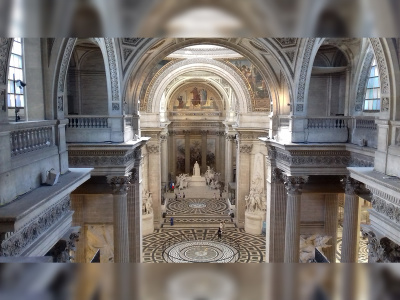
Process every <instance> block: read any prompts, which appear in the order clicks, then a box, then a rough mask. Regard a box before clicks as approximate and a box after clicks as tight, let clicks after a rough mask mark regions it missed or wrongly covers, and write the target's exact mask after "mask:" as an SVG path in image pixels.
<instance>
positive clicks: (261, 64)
mask: <svg viewBox="0 0 400 300" xmlns="http://www.w3.org/2000/svg"><path fill="white" fill-rule="evenodd" d="M237 40H240V39H237ZM160 41H161V39H153V41H151V42H146V43H145V46H143V47H141V48H140V54H139V55H137V57H135V58H134V59H130V60H129V63H128V64H126V65H125V68H124V74H125V77H124V82H123V93H124V96H125V98H126V99H129V100H126V101H128V102H129V104H130V105H131V106H130V108H131V112H136V108H137V101H138V100H140V101H141V103H140V106H141V107H140V109H139V110H141V111H144V109H143V102H144V101H143V100H144V99H143V97H141V96H140V94H141V90H142V84H143V81H144V78H146V76H147V74H146V72H148V71H147V70H151V69H152V68H153V67H154V66H155V65H156V64H157V63H158V62H159V61H161V60H162V59H163V58H165V57H166V56H168V55H169V54H170V53H173V52H174V51H176V50H179V49H182V48H184V47H188V46H193V45H199V44H210V45H216V46H221V47H226V48H228V49H231V50H233V51H235V52H237V53H239V54H240V55H242V56H244V57H246V58H247V59H249V60H250V61H251V62H252V63H253V64H254V65H256V66H257V67H258V68H259V70H260V72H261V73H262V76H263V77H264V79H265V80H266V82H267V84H268V87H269V92H270V96H271V101H273V103H274V106H273V107H278V105H279V101H278V100H279V99H278V98H279V91H278V86H279V82H278V78H277V77H276V75H275V73H276V72H277V70H276V69H275V67H274V66H273V65H274V64H275V65H276V67H277V68H279V70H282V72H284V73H285V74H286V76H287V78H288V82H289V85H290V88H292V85H293V78H292V76H291V75H290V71H289V69H288V67H287V66H284V64H283V63H282V57H283V56H281V55H279V50H278V49H274V48H273V47H272V46H271V44H269V43H266V41H265V40H264V39H254V42H256V41H257V43H262V44H263V45H264V46H265V48H266V49H265V54H267V53H268V55H269V56H270V58H268V59H271V60H273V62H274V63H273V64H271V62H269V61H267V59H266V57H265V56H264V55H263V54H262V53H261V54H260V55H259V56H257V55H256V54H254V49H255V48H254V46H251V47H250V46H248V45H243V44H240V45H239V44H238V42H239V41H237V43H235V39H233V40H232V39H222V38H219V39H216V38H199V39H175V40H174V42H173V43H171V42H169V43H168V42H165V41H164V42H163V43H162V44H160V45H161V46H160V47H159V48H157V51H158V54H156V55H153V56H151V58H149V61H146V60H147V58H146V56H145V55H146V53H148V51H149V50H150V51H152V48H153V47H155V46H158V44H159V43H160ZM143 44H144V43H143ZM153 52H154V51H153ZM133 74H135V77H136V78H137V79H135V80H132V78H133V76H134V75H133ZM137 76H138V77H137ZM139 78H141V79H139Z"/></svg>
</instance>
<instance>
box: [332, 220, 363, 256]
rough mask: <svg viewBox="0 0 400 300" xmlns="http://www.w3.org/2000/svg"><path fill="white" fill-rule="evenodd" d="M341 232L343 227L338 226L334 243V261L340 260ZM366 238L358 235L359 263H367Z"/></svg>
mask: <svg viewBox="0 0 400 300" xmlns="http://www.w3.org/2000/svg"><path fill="white" fill-rule="evenodd" d="M342 232H343V227H341V226H339V228H338V240H337V244H336V262H338V263H339V262H340V259H341V254H342ZM367 247H368V239H367V238H365V239H364V238H362V237H360V241H359V244H358V262H359V263H368V248H367Z"/></svg>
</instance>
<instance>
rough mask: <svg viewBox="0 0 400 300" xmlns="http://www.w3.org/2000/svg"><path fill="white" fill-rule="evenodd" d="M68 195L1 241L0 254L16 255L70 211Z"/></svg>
mask: <svg viewBox="0 0 400 300" xmlns="http://www.w3.org/2000/svg"><path fill="white" fill-rule="evenodd" d="M70 205H71V202H70V198H69V195H67V196H65V197H64V198H62V199H61V200H60V201H58V202H57V203H55V204H54V205H52V206H50V207H49V208H48V209H46V210H45V211H44V212H43V213H41V214H40V215H39V216H37V217H36V218H34V219H33V220H31V221H30V222H29V223H27V224H25V225H24V226H23V227H22V228H21V229H20V230H18V231H16V232H14V234H12V235H11V236H10V237H9V238H8V239H6V240H4V241H3V242H2V243H1V249H0V256H18V255H19V254H20V253H21V252H22V251H23V250H24V249H25V248H26V247H28V246H29V245H30V244H32V243H33V242H34V241H35V240H36V239H37V238H39V237H40V236H41V235H42V234H43V233H45V231H46V230H47V229H49V228H50V227H51V226H52V225H54V224H55V223H56V222H57V221H58V220H60V219H61V218H62V217H63V216H64V215H65V214H67V213H68V212H70Z"/></svg>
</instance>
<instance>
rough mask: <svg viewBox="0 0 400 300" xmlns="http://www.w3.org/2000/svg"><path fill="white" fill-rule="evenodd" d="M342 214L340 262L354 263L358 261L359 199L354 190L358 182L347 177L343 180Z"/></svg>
mask: <svg viewBox="0 0 400 300" xmlns="http://www.w3.org/2000/svg"><path fill="white" fill-rule="evenodd" d="M344 185H345V198H344V216H343V238H342V259H341V262H342V263H356V262H357V261H358V235H359V232H358V223H359V214H358V210H359V199H358V196H357V195H356V190H357V188H358V187H359V182H358V181H356V180H354V179H352V178H350V177H347V178H346V179H345V180H344Z"/></svg>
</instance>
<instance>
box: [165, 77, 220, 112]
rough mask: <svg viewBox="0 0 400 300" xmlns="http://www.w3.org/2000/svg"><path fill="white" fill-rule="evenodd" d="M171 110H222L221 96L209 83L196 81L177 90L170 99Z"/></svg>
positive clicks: (169, 106)
mask: <svg viewBox="0 0 400 300" xmlns="http://www.w3.org/2000/svg"><path fill="white" fill-rule="evenodd" d="M168 109H169V110H170V111H187V110H190V111H222V110H223V105H222V101H221V97H220V96H219V95H218V93H216V92H215V91H214V90H213V89H211V88H210V86H208V85H207V84H204V83H200V82H196V83H191V84H188V85H185V86H183V87H181V88H180V89H178V90H177V91H175V92H174V93H173V94H172V96H171V97H170V99H169V105H168Z"/></svg>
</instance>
